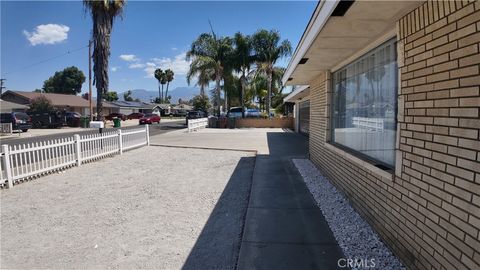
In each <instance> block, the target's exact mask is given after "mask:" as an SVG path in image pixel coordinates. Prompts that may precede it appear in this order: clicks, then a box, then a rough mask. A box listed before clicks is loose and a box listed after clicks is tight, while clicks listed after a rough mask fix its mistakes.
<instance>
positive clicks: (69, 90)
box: [43, 66, 85, 95]
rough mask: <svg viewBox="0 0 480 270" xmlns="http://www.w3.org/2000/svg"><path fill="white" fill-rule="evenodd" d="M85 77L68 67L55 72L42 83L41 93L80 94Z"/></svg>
mask: <svg viewBox="0 0 480 270" xmlns="http://www.w3.org/2000/svg"><path fill="white" fill-rule="evenodd" d="M84 82H85V75H83V72H82V71H81V70H79V69H78V68H77V67H74V66H72V67H68V68H66V69H64V70H62V71H57V72H55V74H54V75H53V76H52V77H50V78H48V80H46V81H45V82H44V83H43V92H45V93H57V94H67V95H76V94H78V93H80V92H82V84H83V83H84Z"/></svg>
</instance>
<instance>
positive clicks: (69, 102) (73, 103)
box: [3, 90, 117, 108]
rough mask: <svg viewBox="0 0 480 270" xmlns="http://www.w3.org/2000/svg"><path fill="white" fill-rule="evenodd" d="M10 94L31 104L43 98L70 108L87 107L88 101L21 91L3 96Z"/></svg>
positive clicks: (9, 91)
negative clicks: (32, 101)
mask: <svg viewBox="0 0 480 270" xmlns="http://www.w3.org/2000/svg"><path fill="white" fill-rule="evenodd" d="M8 93H11V94H13V95H17V96H20V97H23V98H26V99H28V100H29V102H31V100H32V99H34V98H38V97H41V96H44V97H46V98H48V99H49V100H50V101H51V102H52V105H53V106H70V107H89V102H88V100H86V99H84V98H82V97H81V96H75V95H65V94H53V93H37V92H23V91H11V90H8V91H7V92H5V93H4V94H3V95H6V94H8ZM96 106H97V104H96V102H93V107H96ZM103 106H104V107H105V108H116V107H117V106H114V105H112V104H109V103H107V102H103Z"/></svg>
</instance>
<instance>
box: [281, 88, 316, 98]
mask: <svg viewBox="0 0 480 270" xmlns="http://www.w3.org/2000/svg"><path fill="white" fill-rule="evenodd" d="M309 87H310V85H300V86H299V87H298V88H297V89H295V90H293V91H292V92H291V93H290V94H288V96H286V97H285V98H284V99H283V102H292V101H294V100H290V99H292V98H293V97H295V96H296V95H298V94H300V93H301V92H303V91H304V90H306V89H308V88H309Z"/></svg>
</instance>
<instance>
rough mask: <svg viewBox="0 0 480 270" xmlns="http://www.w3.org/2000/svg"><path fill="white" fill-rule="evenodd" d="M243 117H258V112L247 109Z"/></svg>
mask: <svg viewBox="0 0 480 270" xmlns="http://www.w3.org/2000/svg"><path fill="white" fill-rule="evenodd" d="M245 117H255V118H259V117H260V111H259V110H258V109H247V110H246V111H245Z"/></svg>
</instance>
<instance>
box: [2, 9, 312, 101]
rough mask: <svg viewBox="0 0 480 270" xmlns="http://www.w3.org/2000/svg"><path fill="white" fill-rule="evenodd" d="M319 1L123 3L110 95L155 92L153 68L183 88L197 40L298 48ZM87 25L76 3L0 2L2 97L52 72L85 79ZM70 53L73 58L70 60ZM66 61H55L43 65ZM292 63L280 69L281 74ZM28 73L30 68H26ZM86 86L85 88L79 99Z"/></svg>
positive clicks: (116, 28) (112, 58)
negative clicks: (242, 37)
mask: <svg viewBox="0 0 480 270" xmlns="http://www.w3.org/2000/svg"><path fill="white" fill-rule="evenodd" d="M316 4H317V2H316V1H300V2H299V1H295V2H294V1H291V2H289V1H279V2H275V1H267V2H254V1H240V2H233V1H212V2H199V1H196V2H186V1H181V2H167V1H147V2H145V1H142V2H141V1H128V2H127V6H126V8H125V12H124V15H123V19H121V20H117V21H115V23H114V31H113V34H112V38H111V56H110V72H109V74H110V89H111V90H115V91H118V92H124V91H126V90H129V89H147V90H156V89H157V81H156V80H155V79H154V78H153V77H152V76H151V74H152V72H153V70H154V69H155V68H156V67H161V68H164V69H165V68H172V69H173V70H174V71H175V73H176V76H175V80H174V82H173V83H172V84H171V88H170V89H173V88H175V87H178V86H187V82H186V80H185V76H184V74H185V72H186V70H187V68H188V62H186V61H185V58H184V56H185V52H186V51H187V50H188V48H189V46H190V44H191V42H192V41H193V40H194V39H195V38H196V37H197V36H198V35H199V34H201V33H203V32H208V31H210V26H209V24H208V20H210V21H211V22H212V24H213V28H214V30H215V32H216V33H217V34H218V35H224V36H225V35H233V34H234V33H235V32H238V31H240V32H242V33H245V34H252V33H253V32H255V31H256V30H257V29H259V28H265V29H276V30H278V31H279V32H280V34H281V36H282V38H284V39H288V40H290V41H291V42H292V46H293V48H295V47H296V45H297V43H298V41H299V39H300V38H301V35H302V33H303V31H304V29H305V27H306V25H307V23H308V20H309V19H310V16H311V14H312V12H313V10H314V8H315V6H316ZM91 28H92V23H91V18H90V16H89V15H88V14H85V13H84V9H83V6H82V2H81V1H68V2H67V1H64V2H61V1H53V2H44V1H35V2H14V1H2V2H1V71H0V72H1V76H2V78H6V79H7V81H6V87H7V89H12V90H21V91H33V90H34V89H36V88H41V87H42V85H43V81H44V80H46V79H47V78H48V77H50V76H52V75H53V74H54V72H55V71H59V70H62V69H63V68H65V67H68V66H72V65H73V66H77V67H78V68H80V69H81V70H82V71H83V72H84V73H85V75H86V76H87V74H88V58H87V57H88V49H87V48H85V46H86V45H87V44H88V39H89V36H90V32H91ZM68 51H70V52H71V53H67V52H68ZM62 54H65V55H63V56H60V57H58V58H55V59H53V60H49V61H46V62H44V63H41V64H38V65H35V66H31V65H32V64H35V63H38V62H40V61H43V60H46V59H50V58H53V57H56V56H59V55H62ZM288 60H289V59H284V60H282V61H281V62H279V65H283V66H286V65H287V63H288ZM25 67H30V68H25ZM87 89H88V85H87V83H85V84H84V85H83V92H85V91H87Z"/></svg>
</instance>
